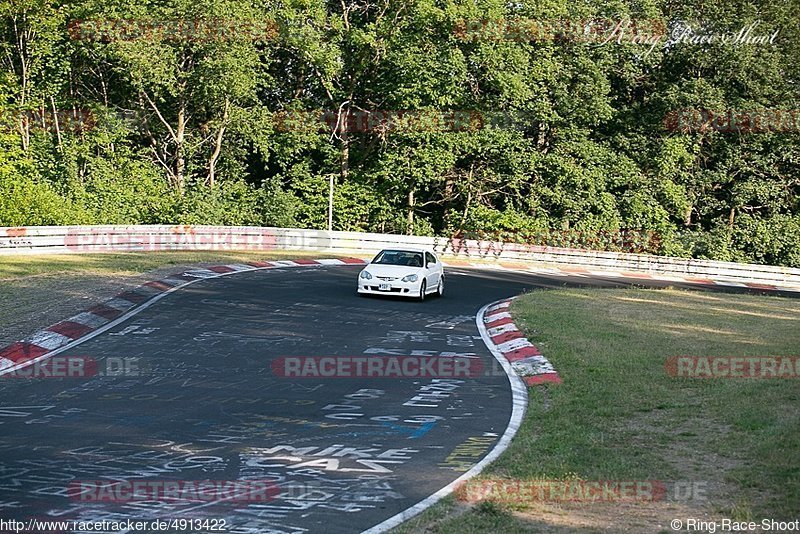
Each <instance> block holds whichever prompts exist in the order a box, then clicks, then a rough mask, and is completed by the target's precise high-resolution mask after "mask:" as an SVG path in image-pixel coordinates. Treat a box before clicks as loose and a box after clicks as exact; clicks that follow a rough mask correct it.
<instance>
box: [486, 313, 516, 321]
mask: <svg viewBox="0 0 800 534" xmlns="http://www.w3.org/2000/svg"><path fill="white" fill-rule="evenodd" d="M484 319H485V320H486V322H487V323H491V322H493V321H498V320H500V319H511V314H510V313H508V312H500V313H493V314H492V315H487V316H486V317H484Z"/></svg>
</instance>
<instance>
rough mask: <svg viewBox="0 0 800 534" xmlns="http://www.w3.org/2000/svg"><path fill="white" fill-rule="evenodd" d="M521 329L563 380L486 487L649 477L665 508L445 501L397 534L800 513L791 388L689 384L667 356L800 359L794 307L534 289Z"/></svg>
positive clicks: (799, 397)
mask: <svg viewBox="0 0 800 534" xmlns="http://www.w3.org/2000/svg"><path fill="white" fill-rule="evenodd" d="M512 314H513V315H514V318H515V321H516V323H517V324H518V325H519V326H520V327H521V328H522V329H523V330H524V331H525V332H526V334H527V335H528V337H529V339H531V340H532V341H533V342H534V343H536V344H537V346H539V348H540V349H541V350H542V352H543V353H544V354H545V355H546V356H547V357H548V359H550V361H552V362H553V363H554V365H555V367H556V368H557V369H558V370H559V373H560V375H561V377H562V378H563V380H564V383H563V384H560V385H557V386H541V387H537V388H531V389H530V391H529V394H530V403H529V407H528V412H527V413H526V416H525V421H524V424H523V426H522V428H521V429H520V431H519V433H518V434H517V436H516V437H515V439H514V441H513V442H512V445H511V446H510V447H509V449H508V450H507V451H506V452H505V453H504V454H503V455H502V456H501V457H500V458H499V459H498V460H497V461H496V462H495V463H494V464H492V466H490V468H489V469H487V470H486V471H485V472H484V474H483V475H482V477H481V478H482V479H484V480H487V479H497V478H503V479H512V480H522V481H529V482H530V481H552V480H556V481H569V480H585V481H601V480H610V481H620V480H628V481H630V480H658V481H662V482H663V483H664V484H665V487H666V490H667V495H666V498H665V499H664V500H659V501H655V502H653V501H649V502H626V503H621V502H594V503H590V502H564V501H554V500H552V499H550V500H548V499H530V498H529V499H524V500H523V501H522V502H514V503H510V502H508V500H507V499H501V500H500V501H498V502H493V503H490V504H486V503H485V502H484V503H482V504H479V505H477V506H471V507H470V506H466V505H465V504H464V503H461V502H459V501H457V500H455V499H454V498H452V497H451V498H450V499H448V500H447V501H446V502H444V503H443V504H441V505H439V506H437V507H435V508H434V509H432V510H429V511H428V512H427V513H426V514H423V516H421V517H420V518H418V519H414V520H412V521H410V522H408V523H407V524H406V525H404V526H402V527H401V528H400V529H399V531H401V532H420V531H430V532H453V533H456V532H458V533H459V534H464V533H469V532H486V531H487V529H488V530H490V531H503V532H517V531H532V532H595V531H598V532H599V531H614V532H648V533H653V532H672V531H673V530H672V529H671V528H670V520H671V519H676V518H677V519H682V520H684V525H685V520H686V519H688V518H697V519H703V520H709V519H717V520H720V519H721V518H732V519H733V520H734V521H744V520H748V521H751V520H752V521H756V522H760V521H761V520H762V519H764V518H767V519H782V520H794V519H796V518H797V517H798V515H800V410H798V408H797V407H798V401H800V380H798V379H748V378H738V379H730V378H729V379H724V378H717V379H691V378H676V377H674V376H671V375H670V374H669V373H667V371H666V369H665V362H666V360H667V358H669V357H670V356H678V355H692V356H787V355H799V354H800V299H798V300H795V299H787V298H780V297H771V296H757V295H732V294H722V293H708V292H695V291H682V290H681V291H679V290H671V289H669V290H655V289H622V290H620V289H613V290H608V289H562V290H547V291H545V290H541V291H534V292H532V293H529V294H527V295H525V296H523V297H521V298H519V299H517V300H516V301H515V302H514V304H513V306H512Z"/></svg>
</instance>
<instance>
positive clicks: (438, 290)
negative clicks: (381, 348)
mask: <svg viewBox="0 0 800 534" xmlns="http://www.w3.org/2000/svg"><path fill="white" fill-rule="evenodd" d="M436 294H437V295H438V296H440V297H442V296H444V276H440V277H439V286H438V287H437V288H436Z"/></svg>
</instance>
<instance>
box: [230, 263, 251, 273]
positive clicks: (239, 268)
mask: <svg viewBox="0 0 800 534" xmlns="http://www.w3.org/2000/svg"><path fill="white" fill-rule="evenodd" d="M225 267H230V268H231V269H233V270H235V271H240V272H241V271H254V270H255V269H256V268H255V267H253V266H252V265H245V264H244V263H231V264H230V265H226V266H225Z"/></svg>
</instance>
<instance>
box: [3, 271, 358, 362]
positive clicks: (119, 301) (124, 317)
mask: <svg viewBox="0 0 800 534" xmlns="http://www.w3.org/2000/svg"><path fill="white" fill-rule="evenodd" d="M342 263H343V262H342ZM271 268H272V267H256V268H254V269H253V270H256V271H261V270H266V269H271ZM196 272H197V271H196ZM203 272H205V273H208V274H209V275H213V276H204V277H202V278H194V279H193V280H187V281H182V282H181V283H180V284H179V285H176V286H175V287H172V288H170V289H168V290H166V291H163V292H161V293H159V294H157V295H155V296H154V297H152V298H151V299H150V300H147V301H145V302H143V303H142V304H140V305H139V306H137V307H135V308H133V309H130V307H131V306H133V303H130V302H128V301H127V300H123V299H119V298H115V299H111V301H114V302H115V303H116V304H119V305H121V304H122V303H125V305H126V306H128V309H130V311H128V312H126V313H123V314H122V315H120V316H119V317H117V318H116V319H114V320H113V321H110V322H108V323H106V324H105V325H103V326H101V327H99V328H97V329H96V330H94V331H92V332H89V333H87V334H86V335H85V336H81V337H79V338H78V339H74V340H73V339H70V338H67V337H66V336H62V337H64V338H65V339H68V340H69V343H67V344H66V345H63V346H60V347H58V348H56V349H54V350H51V351H50V352H48V353H46V354H42V355H41V356H39V357H38V358H33V359H30V360H25V361H24V362H21V363H16V364H13V362H12V364H13V365H12V366H11V367H6V368H0V376H1V375H4V374H7V373H12V372H14V371H16V370H19V369H22V368H24V367H27V366H29V365H33V364H35V363H36V362H40V361H42V360H47V359H48V358H52V357H53V356H55V355H56V354H61V353H62V352H64V351H67V350H69V349H71V348H73V347H75V346H77V345H80V344H81V343H83V342H84V341H88V340H90V339H92V338H95V337H97V336H99V335H100V334H102V333H103V332H106V331H108V330H110V329H111V328H114V327H115V326H117V325H118V324H120V323H123V322H125V321H127V320H128V319H130V318H131V317H133V316H135V315H137V314H138V313H140V312H142V311H144V310H146V309H147V308H149V307H150V306H152V305H153V304H155V303H156V302H158V301H159V300H161V299H163V298H164V297H166V296H167V295H169V294H170V293H173V292H175V291H178V290H179V289H182V288H184V287H186V286H190V285H192V284H194V283H197V282H200V281H201V280H203V279H205V278H218V277H221V276H227V275H230V274H236V273H238V272H239V271H230V272H227V273H215V272H214V271H208V270H205V271H203ZM111 301H106V302H103V303H102V304H105V305H109V302H111ZM112 307H113V306H112ZM41 333H42V332H38V333H37V335H38V334H41ZM48 334H55V332H48ZM55 335H60V334H55Z"/></svg>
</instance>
